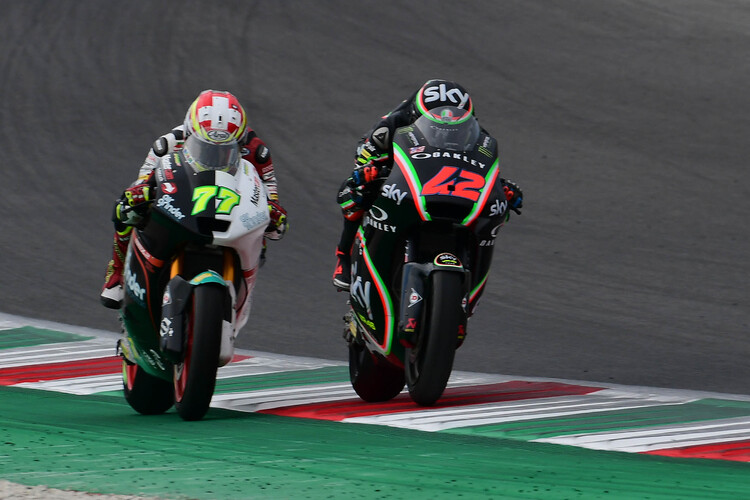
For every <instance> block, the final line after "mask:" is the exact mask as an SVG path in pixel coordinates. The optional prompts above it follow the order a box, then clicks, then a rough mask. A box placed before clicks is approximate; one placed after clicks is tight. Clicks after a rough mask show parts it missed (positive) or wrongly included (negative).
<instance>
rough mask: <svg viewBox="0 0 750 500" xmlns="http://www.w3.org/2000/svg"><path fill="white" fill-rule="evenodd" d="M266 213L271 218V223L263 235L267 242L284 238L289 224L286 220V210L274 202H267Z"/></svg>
mask: <svg viewBox="0 0 750 500" xmlns="http://www.w3.org/2000/svg"><path fill="white" fill-rule="evenodd" d="M268 212H269V215H270V216H271V222H270V223H269V224H268V227H266V232H265V233H264V234H263V236H265V237H266V238H268V239H269V240H280V239H281V238H283V237H284V234H285V233H286V231H287V229H289V224H288V223H287V220H286V210H284V207H282V206H281V205H279V204H278V203H277V202H275V201H271V200H268Z"/></svg>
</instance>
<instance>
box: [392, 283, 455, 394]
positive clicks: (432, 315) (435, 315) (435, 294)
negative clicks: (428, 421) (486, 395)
mask: <svg viewBox="0 0 750 500" xmlns="http://www.w3.org/2000/svg"><path fill="white" fill-rule="evenodd" d="M462 278H463V277H462V275H461V274H459V273H456V272H449V271H437V272H434V273H433V274H432V293H431V295H430V300H429V303H428V304H427V311H426V312H427V314H426V315H425V316H426V319H427V322H426V323H425V326H424V328H423V330H422V331H421V332H420V334H419V338H418V340H417V345H416V346H415V347H414V348H413V349H406V352H405V355H404V367H405V371H406V385H407V386H408V388H409V395H410V396H411V399H412V400H413V401H414V402H415V403H417V404H418V405H421V406H432V405H434V404H435V402H436V401H437V400H438V399H440V396H442V395H443V391H445V386H446V385H448V379H449V378H450V375H451V371H452V370H453V358H454V357H455V355H456V341H457V338H458V330H459V327H460V325H461V323H462V321H463V310H462V308H461V302H462V300H463V293H464V292H463V283H462Z"/></svg>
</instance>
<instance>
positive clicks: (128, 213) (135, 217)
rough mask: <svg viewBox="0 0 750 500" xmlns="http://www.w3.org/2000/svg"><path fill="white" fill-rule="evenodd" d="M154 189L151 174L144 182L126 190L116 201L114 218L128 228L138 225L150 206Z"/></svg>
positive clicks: (152, 175)
mask: <svg viewBox="0 0 750 500" xmlns="http://www.w3.org/2000/svg"><path fill="white" fill-rule="evenodd" d="M155 188H156V186H155V183H154V174H153V173H151V175H149V176H148V177H147V178H146V180H145V181H143V182H140V183H138V184H134V185H132V186H130V187H129V188H127V189H126V190H125V191H123V193H122V196H120V198H119V200H117V204H116V205H115V218H116V219H117V220H118V221H120V222H122V223H123V224H126V225H128V226H134V225H137V224H138V223H140V222H141V221H142V220H143V217H144V216H145V215H146V213H147V212H148V209H149V207H150V206H151V202H152V201H153V194H154V190H155Z"/></svg>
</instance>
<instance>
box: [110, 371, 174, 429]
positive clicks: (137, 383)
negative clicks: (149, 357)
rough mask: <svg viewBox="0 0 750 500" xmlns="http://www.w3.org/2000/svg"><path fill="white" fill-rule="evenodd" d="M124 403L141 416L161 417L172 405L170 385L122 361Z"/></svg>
mask: <svg viewBox="0 0 750 500" xmlns="http://www.w3.org/2000/svg"><path fill="white" fill-rule="evenodd" d="M122 389H123V392H124V394H125V401H127V402H128V404H129V405H130V406H131V407H132V408H133V409H134V410H135V411H137V412H138V413H141V414H143V415H161V414H162V413H164V412H165V411H167V410H169V409H170V408H171V407H172V405H173V404H174V392H173V390H172V384H170V383H169V382H168V381H166V380H163V379H161V378H159V377H155V376H153V375H151V374H149V373H148V372H146V370H144V369H143V368H141V367H140V366H138V365H136V364H135V363H131V362H130V361H127V360H126V359H124V358H123V360H122Z"/></svg>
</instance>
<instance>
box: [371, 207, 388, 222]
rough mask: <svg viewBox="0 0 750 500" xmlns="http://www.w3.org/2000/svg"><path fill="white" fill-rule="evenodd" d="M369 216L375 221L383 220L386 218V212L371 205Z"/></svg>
mask: <svg viewBox="0 0 750 500" xmlns="http://www.w3.org/2000/svg"><path fill="white" fill-rule="evenodd" d="M370 218H372V219H373V220H376V221H384V220H386V219H387V218H388V214H387V213H386V211H385V210H383V209H382V208H380V207H372V208H370Z"/></svg>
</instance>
